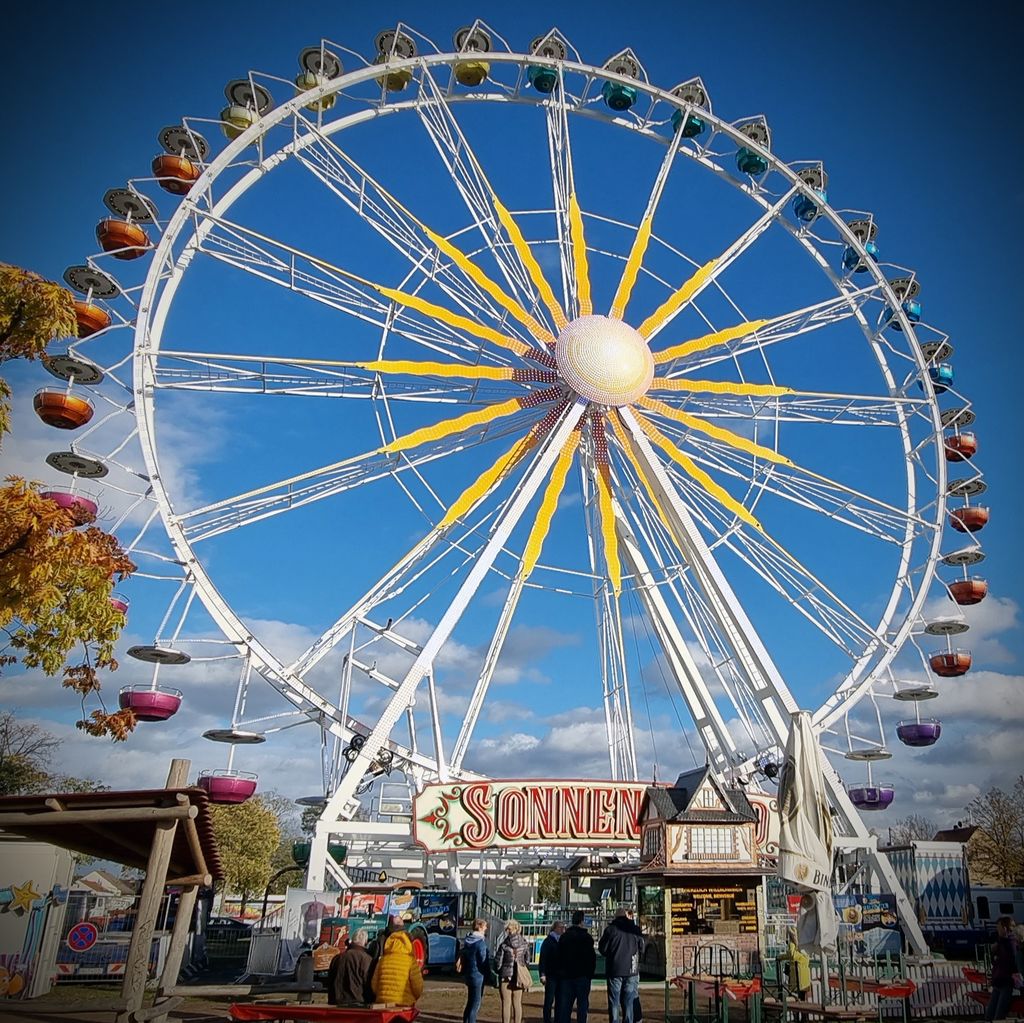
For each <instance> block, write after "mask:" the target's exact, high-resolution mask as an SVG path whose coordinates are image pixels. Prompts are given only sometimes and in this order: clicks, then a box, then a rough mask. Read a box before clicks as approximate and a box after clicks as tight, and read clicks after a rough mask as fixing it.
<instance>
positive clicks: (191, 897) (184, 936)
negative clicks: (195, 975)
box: [151, 884, 199, 1023]
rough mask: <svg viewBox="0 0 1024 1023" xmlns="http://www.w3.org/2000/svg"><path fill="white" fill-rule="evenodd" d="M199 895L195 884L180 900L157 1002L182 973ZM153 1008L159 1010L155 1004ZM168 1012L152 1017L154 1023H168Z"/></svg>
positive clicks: (186, 890) (157, 990)
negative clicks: (190, 926) (182, 961)
mask: <svg viewBox="0 0 1024 1023" xmlns="http://www.w3.org/2000/svg"><path fill="white" fill-rule="evenodd" d="M198 893H199V887H198V885H195V884H193V885H192V886H190V887H188V888H186V889H185V890H184V891H183V892H182V893H181V898H180V899H179V900H178V913H177V916H175V918H174V927H173V929H172V930H171V943H170V945H169V946H168V947H167V957H166V958H165V959H164V969H163V972H162V973H161V974H160V979H159V981H158V982H157V987H156V998H157V1002H159V1001H160V1000H161V999H163V998H164V997H166V995H167V992H168V989H170V988H172V987H174V985H175V984H177V983H178V974H179V973H180V972H181V957H182V954H183V953H184V951H185V944H186V943H187V941H188V929H189V925H190V924H191V923H192V916H193V914H194V911H195V908H196V895H198ZM153 1008H154V1009H156V1008H157V1005H156V1004H155V1003H154V1006H153ZM168 1011H170V1007H169V1008H168V1009H166V1010H165V1011H163V1012H160V1013H157V1014H155V1015H153V1016H152V1017H151V1018H152V1020H153V1023H166V1020H167V1012H168Z"/></svg>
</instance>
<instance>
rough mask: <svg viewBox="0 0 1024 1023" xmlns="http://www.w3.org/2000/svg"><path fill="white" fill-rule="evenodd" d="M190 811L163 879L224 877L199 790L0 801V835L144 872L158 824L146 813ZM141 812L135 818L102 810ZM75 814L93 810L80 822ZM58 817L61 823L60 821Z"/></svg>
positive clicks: (63, 794)
mask: <svg viewBox="0 0 1024 1023" xmlns="http://www.w3.org/2000/svg"><path fill="white" fill-rule="evenodd" d="M187 806H192V807H195V809H196V815H195V816H194V817H182V818H180V819H179V820H178V824H179V827H177V828H176V829H175V832H174V848H173V850H172V852H171V862H170V866H169V868H168V871H167V876H168V878H170V879H172V881H173V879H174V878H185V877H193V876H195V875H197V874H209V875H210V876H211V877H212V878H213V880H215V881H216V880H220V879H221V878H223V876H224V867H223V865H222V863H221V859H220V853H219V852H218V850H217V840H216V838H215V837H214V833H213V816H212V814H211V812H210V801H209V798H208V797H207V795H206V792H205V791H204V790H203V789H199V788H178V789H142V790H135V791H130V792H113V791H111V792H57V793H50V794H43V795H36V796H3V797H0V830H2V831H4V832H7V833H9V834H13V835H23V836H25V837H26V838H33V839H37V840H39V841H42V842H49V843H50V844H51V845H56V846H60V847H62V848H64V849H70V850H71V851H72V852H77V853H83V854H85V855H86V856H92V857H95V858H97V859H103V860H113V861H114V862H115V863H123V864H124V865H125V866H128V867H138V868H140V869H141V870H145V869H146V865H147V863H148V861H149V850H150V847H151V846H152V843H153V836H154V834H155V831H156V827H157V825H158V824H159V823H160V819H159V818H157V817H149V818H147V817H145V816H144V814H145V812H146V810H160V809H167V808H172V807H187ZM124 810H137V811H140V814H139V817H138V818H136V819H130V820H125V819H123V818H124V817H125V816H126V815H124V814H118V813H112V814H111V815H110V818H109V819H108V820H103V813H104V812H105V811H124ZM78 811H92V812H91V813H90V816H89V819H88V820H82V818H81V816H80V815H79V814H78ZM62 818H63V819H62Z"/></svg>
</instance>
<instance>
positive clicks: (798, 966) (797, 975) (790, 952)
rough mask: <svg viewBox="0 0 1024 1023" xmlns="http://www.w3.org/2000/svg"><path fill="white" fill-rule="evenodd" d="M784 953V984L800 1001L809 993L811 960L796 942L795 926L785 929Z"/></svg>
mask: <svg viewBox="0 0 1024 1023" xmlns="http://www.w3.org/2000/svg"><path fill="white" fill-rule="evenodd" d="M786 938H787V944H786V953H785V955H783V956H782V957H781V958H782V959H783V960H785V962H786V978H787V984H786V986H787V987H788V988H789V990H790V991H792V992H793V993H794V994H796V995H797V996H798V997H799V998H800V999H801V1000H802V1001H806V1000H807V996H808V995H809V994H810V993H811V960H810V957H809V956H808V955H807V953H806V952H802V951H801V950H800V946H799V945H797V943H796V930H795V928H792V927H790V928H788V929H787V931H786Z"/></svg>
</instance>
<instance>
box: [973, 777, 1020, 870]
mask: <svg viewBox="0 0 1024 1023" xmlns="http://www.w3.org/2000/svg"><path fill="white" fill-rule="evenodd" d="M967 813H968V815H969V818H970V820H971V821H972V823H974V824H977V825H978V826H979V829H980V830H979V831H978V832H977V833H976V834H975V835H974V837H973V838H972V839H971V841H970V844H969V845H968V847H967V858H968V863H969V864H970V867H971V873H972V876H976V877H977V878H984V879H985V880H986V881H987V882H988V883H990V884H996V885H1006V886H1010V885H1018V884H1022V883H1024V775H1021V776H1020V777H1018V778H1017V780H1016V782H1015V783H1014V785H1013V788H1012V789H1010V791H1009V792H1004V791H1003V790H1002V789H989V791H988V792H986V793H985V795H983V796H978V798H977V799H975V800H973V801H972V802H971V803H970V804H969V805H968V807H967Z"/></svg>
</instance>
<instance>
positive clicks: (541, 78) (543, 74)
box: [526, 64, 558, 93]
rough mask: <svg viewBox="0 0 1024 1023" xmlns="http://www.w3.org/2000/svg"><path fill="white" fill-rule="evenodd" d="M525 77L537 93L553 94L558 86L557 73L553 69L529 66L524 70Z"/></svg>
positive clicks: (537, 65)
mask: <svg viewBox="0 0 1024 1023" xmlns="http://www.w3.org/2000/svg"><path fill="white" fill-rule="evenodd" d="M526 77H527V79H528V81H529V83H530V85H532V86H533V87H534V88H535V89H536V90H537V91H538V92H545V93H547V92H554V90H555V86H556V85H557V84H558V72H557V71H556V70H555V69H554V68H553V67H541V66H540V65H539V64H531V65H530V66H529V67H528V68H527V69H526Z"/></svg>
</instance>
